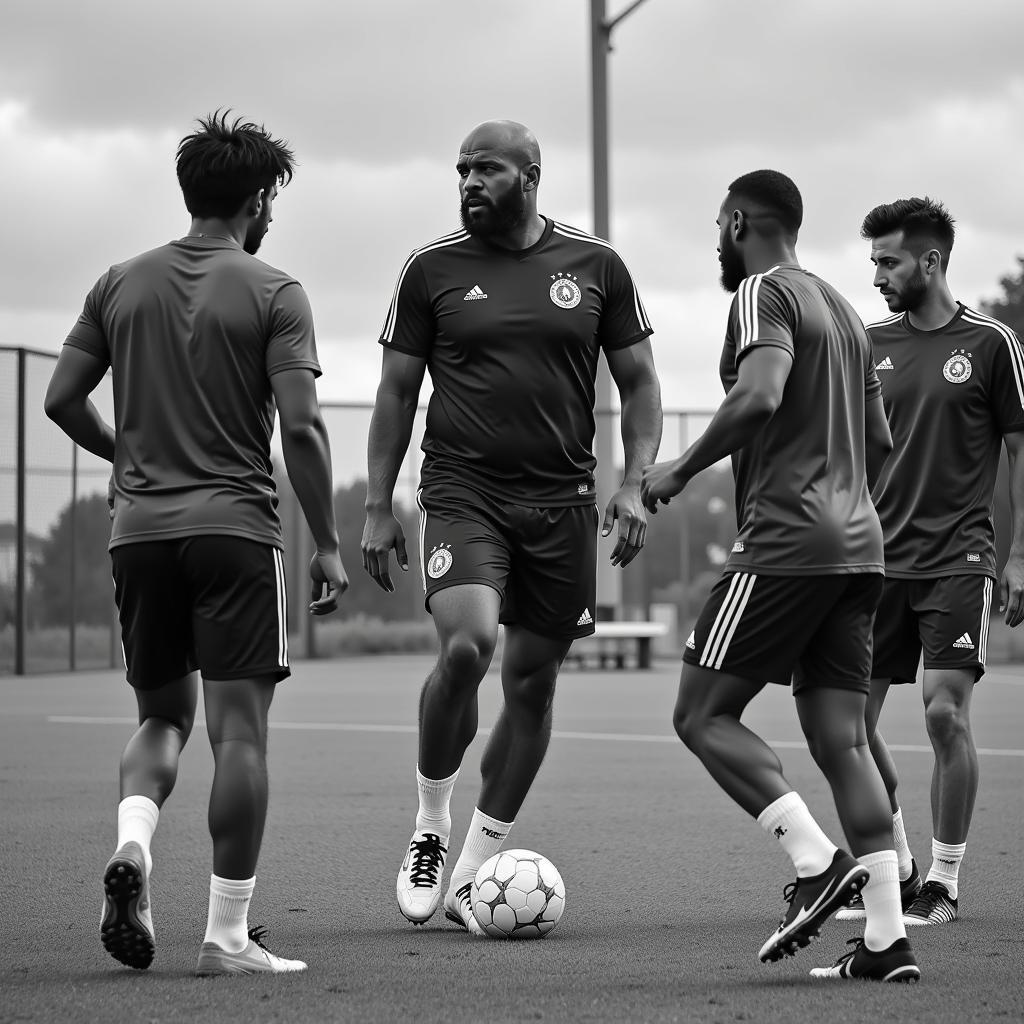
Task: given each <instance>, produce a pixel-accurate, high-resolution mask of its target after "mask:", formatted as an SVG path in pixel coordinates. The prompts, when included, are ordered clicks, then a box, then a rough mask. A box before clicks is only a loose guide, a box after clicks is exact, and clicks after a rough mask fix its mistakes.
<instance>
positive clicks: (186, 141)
mask: <svg viewBox="0 0 1024 1024" xmlns="http://www.w3.org/2000/svg"><path fill="white" fill-rule="evenodd" d="M230 113H231V111H230V110H225V111H224V112H223V113H221V112H220V111H214V112H213V113H212V114H210V115H208V116H207V117H201V118H199V119H198V120H199V128H198V129H196V131H194V132H192V134H191V135H186V136H185V138H183V139H182V140H181V142H179V143H178V152H177V161H178V183H179V184H180V185H181V191H182V193H183V194H184V196H185V206H186V208H187V209H188V212H189V213H191V214H192V216H193V217H233V216H234V215H235V214H236V213H238V211H239V209H241V206H242V203H244V202H245V200H246V199H247V198H248V197H249V196H251V195H253V194H254V193H256V192H258V191H259V190H260V189H261V188H266V189H269V188H271V187H272V186H274V185H275V184H281V185H286V184H288V182H289V181H291V178H292V165H293V163H294V160H295V157H294V154H293V153H292V151H291V150H290V149H289V148H288V146H287V144H286V143H285V142H282V141H281V140H280V139H275V138H273V137H271V136H270V135H269V134H268V133H267V132H266V130H265V129H264V127H263V125H257V124H253V123H252V122H251V121H243V120H242V119H241V118H240V117H237V118H235V120H234V121H233V122H231V123H229V122H228V115H229V114H230Z"/></svg>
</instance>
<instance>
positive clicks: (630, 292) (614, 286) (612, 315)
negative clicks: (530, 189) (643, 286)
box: [554, 222, 654, 351]
mask: <svg viewBox="0 0 1024 1024" xmlns="http://www.w3.org/2000/svg"><path fill="white" fill-rule="evenodd" d="M554 233H555V234H556V235H562V236H564V237H566V238H571V239H574V240H575V241H577V242H581V243H583V244H584V245H586V246H592V247H594V249H596V250H602V251H603V252H604V253H605V256H606V257H607V259H606V260H605V271H604V284H603V290H604V303H603V306H602V309H601V325H600V327H599V328H598V340H599V342H600V344H601V347H602V348H603V349H605V350H606V351H607V350H614V349H618V348H628V347H629V346H630V345H635V344H636V343H637V342H638V341H642V340H643V339H644V338H646V337H649V336H650V335H651V334H653V333H654V328H653V327H652V326H651V321H650V320H649V319H648V317H647V311H646V310H645V309H644V304H643V302H642V301H641V299H640V292H639V291H638V290H637V287H636V284H635V282H634V281H633V275H632V274H631V273H630V272H629V268H628V267H627V266H626V263H625V261H624V260H623V259H622V257H621V256H620V255H619V253H618V251H617V250H616V249H615V248H614V247H613V246H612V245H611V243H610V242H606V241H605V240H604V239H603V238H597V237H596V236H595V235H590V234H588V233H587V232H585V231H580V230H579V228H573V227H570V226H569V225H568V224H561V223H558V222H556V223H555V226H554Z"/></svg>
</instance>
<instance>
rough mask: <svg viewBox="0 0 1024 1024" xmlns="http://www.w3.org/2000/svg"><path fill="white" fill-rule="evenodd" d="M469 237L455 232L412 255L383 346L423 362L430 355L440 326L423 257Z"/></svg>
mask: <svg viewBox="0 0 1024 1024" xmlns="http://www.w3.org/2000/svg"><path fill="white" fill-rule="evenodd" d="M467 237H468V235H467V233H466V232H465V231H453V232H452V233H451V234H449V235H443V236H442V237H441V238H437V239H435V240H434V241H433V242H430V243H429V244H428V245H424V246H421V247H420V248H419V249H414V250H413V251H412V253H410V255H409V258H408V259H407V260H406V261H405V263H404V265H403V266H402V271H401V273H400V274H399V275H398V283H397V284H396V285H395V291H394V294H393V295H392V296H391V304H390V305H389V306H388V314H387V316H386V317H385V319H384V326H383V327H382V328H381V332H380V339H379V341H380V343H381V344H382V345H386V346H388V347H389V348H393V349H397V350H398V351H399V352H406V353H408V354H409V355H413V356H419V357H420V358H422V359H426V358H427V357H428V356H429V355H430V350H431V348H432V347H433V345H434V336H435V334H436V333H437V325H436V323H435V321H434V310H433V303H432V301H431V297H430V292H429V289H428V287H427V279H426V274H425V273H424V269H423V257H424V256H425V255H426V254H427V253H430V252H434V251H435V250H437V249H444V248H446V247H448V246H452V245H458V244H459V243H460V242H463V241H465V239H466V238H467Z"/></svg>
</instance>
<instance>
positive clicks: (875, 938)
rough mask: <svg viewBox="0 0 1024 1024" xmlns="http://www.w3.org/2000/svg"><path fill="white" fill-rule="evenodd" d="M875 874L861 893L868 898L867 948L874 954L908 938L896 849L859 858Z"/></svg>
mask: <svg viewBox="0 0 1024 1024" xmlns="http://www.w3.org/2000/svg"><path fill="white" fill-rule="evenodd" d="M857 860H859V861H860V862H861V864H863V865H864V867H866V868H867V869H868V871H870V872H871V876H870V877H869V878H868V880H867V882H865V884H864V888H863V889H862V890H861V896H862V897H863V899H864V915H865V918H866V920H865V922H864V945H865V946H867V948H868V949H870V950H871V951H872V952H874V953H881V952H882V951H883V950H886V949H888V948H889V947H890V946H891V945H892V944H893V943H894V942H895V941H896V940H897V939H905V938H906V937H907V930H906V928H905V927H904V926H903V905H902V903H901V902H900V868H899V861H898V860H897V858H896V851H895V850H879V851H878V852H877V853H866V854H865V855H864V856H863V857H858V858H857Z"/></svg>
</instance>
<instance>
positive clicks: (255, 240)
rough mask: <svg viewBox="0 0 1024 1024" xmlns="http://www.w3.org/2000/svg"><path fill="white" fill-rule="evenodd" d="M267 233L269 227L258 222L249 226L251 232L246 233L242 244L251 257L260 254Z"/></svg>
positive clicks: (260, 221)
mask: <svg viewBox="0 0 1024 1024" xmlns="http://www.w3.org/2000/svg"><path fill="white" fill-rule="evenodd" d="M266 233H267V225H266V224H264V223H263V222H262V220H258V221H256V222H255V223H253V224H250V225H249V230H248V231H246V233H245V241H244V242H243V243H242V248H243V249H244V250H245V251H246V252H247V253H248V254H249V255H250V256H255V255H256V253H258V252H259V249H260V246H261V245H262V244H263V236H264V235H265V234H266Z"/></svg>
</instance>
